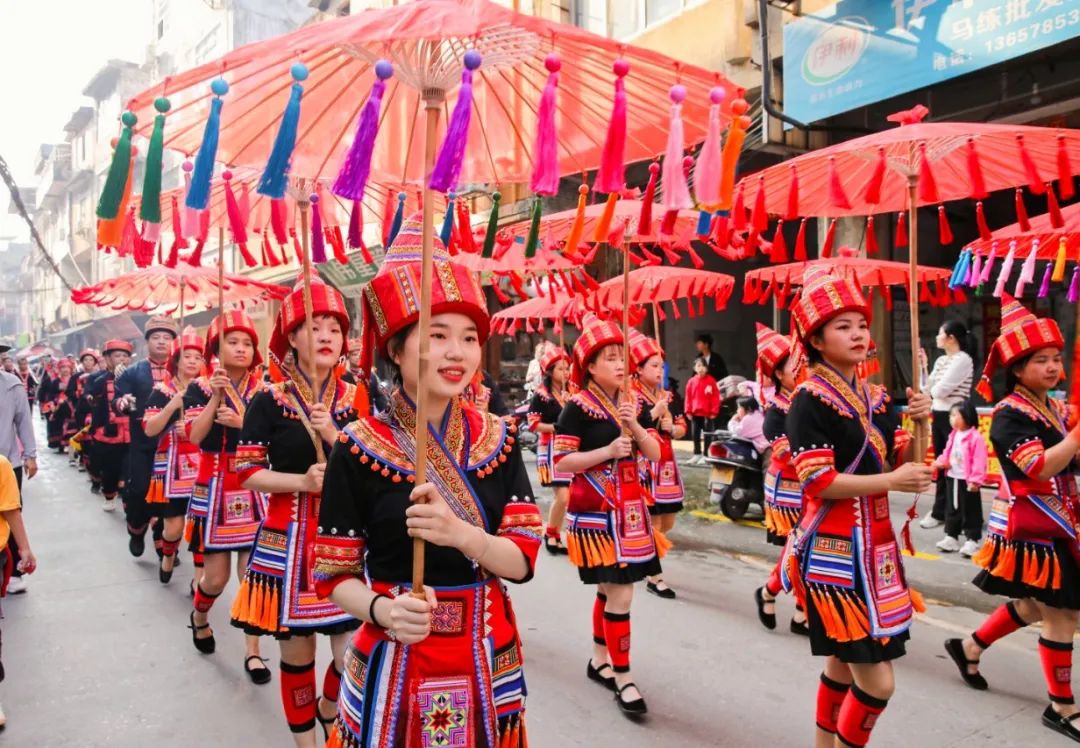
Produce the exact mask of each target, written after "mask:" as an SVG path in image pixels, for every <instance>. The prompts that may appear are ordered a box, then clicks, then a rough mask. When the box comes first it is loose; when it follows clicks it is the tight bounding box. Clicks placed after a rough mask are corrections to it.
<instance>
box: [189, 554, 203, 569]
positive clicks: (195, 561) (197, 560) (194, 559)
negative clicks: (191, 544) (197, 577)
mask: <svg viewBox="0 0 1080 748" xmlns="http://www.w3.org/2000/svg"><path fill="white" fill-rule="evenodd" d="M191 563H192V565H194V567H195V568H196V569H201V568H202V567H203V554H201V553H197V552H196V553H192V554H191Z"/></svg>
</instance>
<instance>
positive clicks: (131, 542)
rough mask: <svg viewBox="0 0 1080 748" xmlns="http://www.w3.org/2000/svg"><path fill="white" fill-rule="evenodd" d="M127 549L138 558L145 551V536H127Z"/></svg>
mask: <svg viewBox="0 0 1080 748" xmlns="http://www.w3.org/2000/svg"><path fill="white" fill-rule="evenodd" d="M128 550H129V551H131V555H132V556H134V557H135V558H139V557H140V556H141V555H143V553H144V552H145V551H146V538H144V537H142V536H141V535H132V536H130V537H129V538H128Z"/></svg>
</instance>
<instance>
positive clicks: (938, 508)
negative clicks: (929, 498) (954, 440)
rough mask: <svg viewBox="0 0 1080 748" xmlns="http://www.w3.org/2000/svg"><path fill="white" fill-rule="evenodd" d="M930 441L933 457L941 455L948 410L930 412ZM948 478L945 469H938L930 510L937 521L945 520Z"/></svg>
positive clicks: (946, 439) (946, 438)
mask: <svg viewBox="0 0 1080 748" xmlns="http://www.w3.org/2000/svg"><path fill="white" fill-rule="evenodd" d="M930 417H931V418H930V441H931V442H932V443H933V445H934V459H937V458H938V457H940V456H941V453H942V452H944V451H945V445H947V444H948V443H949V434H950V433H951V432H952V426H950V425H949V411H947V410H935V411H931V413H930ZM948 488H949V487H948V480H947V479H946V477H945V471H944V470H940V471H938V479H937V487H936V489H937V490H936V492H935V494H934V507H933V508H932V509H931V510H930V516H932V517H933V518H934V519H936V520H937V521H938V522H944V521H945V504H946V503H947V501H946V497H947V495H948Z"/></svg>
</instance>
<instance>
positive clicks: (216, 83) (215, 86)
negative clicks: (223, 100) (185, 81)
mask: <svg viewBox="0 0 1080 748" xmlns="http://www.w3.org/2000/svg"><path fill="white" fill-rule="evenodd" d="M210 91H211V93H213V94H214V96H224V95H225V94H227V93H229V82H228V81H227V80H225V79H224V78H215V79H214V80H213V81H211V82H210Z"/></svg>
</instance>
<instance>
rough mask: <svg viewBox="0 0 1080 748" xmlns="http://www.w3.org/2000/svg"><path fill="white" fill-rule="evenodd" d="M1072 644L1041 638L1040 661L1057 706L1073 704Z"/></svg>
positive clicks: (1052, 698) (1050, 692)
mask: <svg viewBox="0 0 1080 748" xmlns="http://www.w3.org/2000/svg"><path fill="white" fill-rule="evenodd" d="M1072 655H1073V645H1072V642H1055V641H1050V640H1049V639H1044V638H1042V637H1041V636H1040V637H1039V659H1040V660H1042V666H1043V676H1044V677H1045V678H1046V690H1047V691H1048V692H1049V694H1050V700H1051V701H1053V702H1055V703H1057V704H1072V703H1075V702H1074V701H1073V692H1072Z"/></svg>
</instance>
